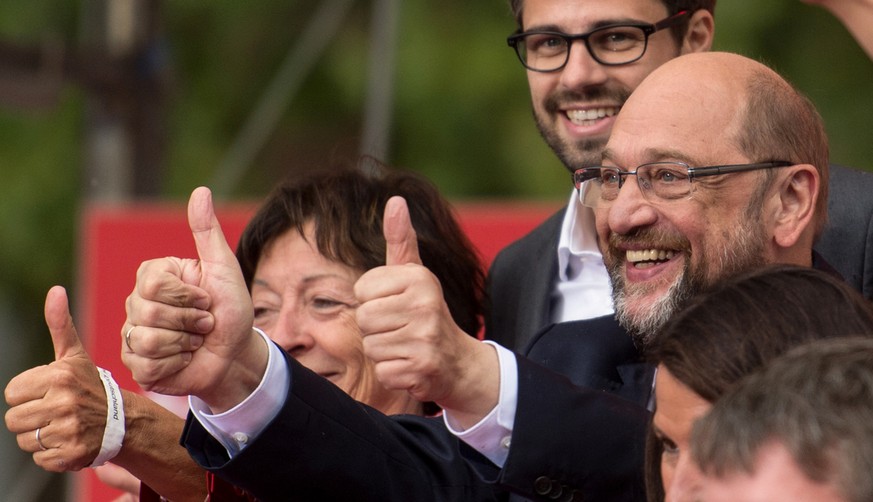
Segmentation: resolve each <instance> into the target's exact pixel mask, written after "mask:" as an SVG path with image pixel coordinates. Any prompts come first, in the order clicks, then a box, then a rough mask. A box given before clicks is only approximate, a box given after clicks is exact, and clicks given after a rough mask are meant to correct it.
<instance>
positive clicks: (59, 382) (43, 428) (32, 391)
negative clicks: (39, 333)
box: [6, 286, 106, 472]
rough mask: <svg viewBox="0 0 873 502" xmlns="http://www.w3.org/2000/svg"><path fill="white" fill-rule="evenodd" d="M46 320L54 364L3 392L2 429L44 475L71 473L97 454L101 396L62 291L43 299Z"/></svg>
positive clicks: (103, 418) (101, 422) (102, 409)
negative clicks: (10, 433)
mask: <svg viewBox="0 0 873 502" xmlns="http://www.w3.org/2000/svg"><path fill="white" fill-rule="evenodd" d="M45 320H46V324H47V325H48V328H49V332H50V333H51V337H52V344H53V345H54V351H55V360H54V361H53V362H52V363H50V364H48V365H44V366H37V367H36V368H31V369H29V370H27V371H25V372H23V373H21V374H19V375H18V376H16V377H15V378H13V379H12V380H11V381H10V382H9V384H8V385H7V386H6V403H7V404H8V405H9V411H7V412H6V427H7V428H8V429H9V430H10V431H11V432H12V433H14V434H16V435H17V437H16V439H17V440H18V446H19V448H21V449H22V450H24V451H28V452H32V453H33V461H34V462H35V463H36V464H37V465H39V466H40V467H42V468H43V469H45V470H48V471H57V472H63V471H71V470H72V471H75V470H79V469H81V468H83V467H85V466H87V465H88V464H90V463H91V462H92V461H93V460H94V459H95V458H96V457H97V453H98V452H99V451H100V445H101V444H102V442H103V429H104V427H105V426H106V393H105V391H104V390H103V383H102V382H101V381H100V377H99V376H98V374H97V367H96V366H95V365H94V363H93V362H92V361H91V358H90V357H88V354H87V353H86V352H85V350H84V348H83V347H82V343H81V342H80V341H79V336H78V334H77V333H76V327H75V326H74V325H73V319H72V317H71V316H70V309H69V306H68V302H67V293H66V290H64V288H62V287H60V286H55V287H53V288H52V289H50V290H49V292H48V294H47V295H46V299H45ZM37 428H39V429H40V436H39V443H38V442H37V436H36V434H35V431H36V429H37ZM43 448H45V449H43Z"/></svg>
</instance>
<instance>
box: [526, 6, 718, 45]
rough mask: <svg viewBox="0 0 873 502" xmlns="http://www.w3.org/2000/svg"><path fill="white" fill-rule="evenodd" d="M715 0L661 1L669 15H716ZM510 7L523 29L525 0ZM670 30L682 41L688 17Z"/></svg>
mask: <svg viewBox="0 0 873 502" xmlns="http://www.w3.org/2000/svg"><path fill="white" fill-rule="evenodd" d="M715 1H716V0H661V3H663V4H664V7H666V8H667V15H668V16H672V15H673V14H676V13H678V12H680V11H683V10H687V11H689V12H691V13H694V12H697V11H699V10H701V9H705V10H708V11H709V12H710V13H711V14H712V15H713V17H715ZM509 8H510V9H512V15H513V16H514V17H515V22H516V23H517V24H518V28H519V29H522V28H523V26H524V22H523V14H524V0H509ZM670 30H671V32H672V33H673V38H674V39H676V41H677V42H679V41H681V40H682V38H683V37H684V36H685V33H686V32H687V31H688V18H686V19H685V21H684V22H681V23H679V24H677V25H676V26H674V27H672V28H671V29H670Z"/></svg>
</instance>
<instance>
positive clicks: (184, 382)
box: [121, 187, 269, 413]
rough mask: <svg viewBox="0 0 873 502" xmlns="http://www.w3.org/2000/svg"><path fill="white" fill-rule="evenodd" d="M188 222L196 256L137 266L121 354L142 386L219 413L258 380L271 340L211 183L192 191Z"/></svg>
mask: <svg viewBox="0 0 873 502" xmlns="http://www.w3.org/2000/svg"><path fill="white" fill-rule="evenodd" d="M188 224H189V226H190V228H191V233H192V236H193V238H194V243H195V245H196V248H197V254H198V259H181V258H162V259H158V260H151V261H148V262H145V263H143V264H142V265H141V266H140V269H139V271H138V272H137V278H136V286H135V287H134V290H133V292H132V293H131V294H130V296H129V297H128V299H127V304H126V308H127V321H126V322H125V323H124V326H123V327H122V337H123V338H124V341H123V343H122V353H121V358H122V361H123V362H124V364H125V366H127V367H128V368H129V369H130V370H131V373H132V374H133V378H134V380H136V382H137V383H138V384H139V385H140V386H141V387H142V388H143V389H145V390H150V391H154V392H158V393H161V394H169V395H194V396H197V397H199V398H200V399H202V400H203V401H205V402H206V404H208V405H209V406H210V408H211V409H212V411H213V413H221V412H223V411H226V410H228V409H230V408H232V407H233V406H235V405H237V404H239V403H240V402H242V401H243V400H244V399H245V398H246V397H247V396H248V395H249V394H250V393H251V392H252V391H253V390H254V389H255V388H256V387H257V385H258V383H259V382H260V380H261V377H262V376H263V374H264V371H265V370H266V366H267V361H268V357H269V356H268V347H267V345H266V343H264V341H263V339H262V338H261V337H260V336H259V335H257V334H256V333H255V332H254V331H253V329H252V325H253V317H254V309H253V307H252V300H251V297H250V296H249V292H248V289H247V288H246V284H245V280H244V279H243V275H242V271H241V270H240V267H239V263H238V262H237V260H236V256H235V255H234V254H233V251H231V249H230V247H229V246H228V244H227V240H226V239H225V237H224V234H223V233H222V231H221V226H220V225H219V223H218V219H217V218H216V216H215V211H214V208H213V205H212V194H211V193H210V191H209V190H208V189H207V188H204V187H200V188H198V189H196V190H194V192H193V193H192V194H191V198H190V200H189V202H188Z"/></svg>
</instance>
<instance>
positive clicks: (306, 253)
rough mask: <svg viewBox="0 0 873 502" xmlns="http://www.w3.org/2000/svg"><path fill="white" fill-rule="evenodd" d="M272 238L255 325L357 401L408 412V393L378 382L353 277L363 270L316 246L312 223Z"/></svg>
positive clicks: (256, 296) (256, 294)
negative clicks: (358, 311) (362, 327)
mask: <svg viewBox="0 0 873 502" xmlns="http://www.w3.org/2000/svg"><path fill="white" fill-rule="evenodd" d="M304 230H305V232H306V235H307V239H304V238H303V237H302V236H301V235H300V233H299V232H298V231H297V230H296V229H292V230H289V231H288V232H286V233H284V234H282V235H280V236H279V237H278V238H276V239H275V240H274V241H273V242H271V243H270V244H268V245H267V246H266V247H265V248H264V251H263V253H262V255H261V257H260V260H259V261H258V265H257V268H256V269H255V274H254V279H253V281H252V302H253V304H254V308H255V326H257V327H259V328H261V329H262V330H264V332H265V333H267V335H268V336H269V337H270V338H271V339H272V340H273V341H275V342H276V343H278V344H279V345H280V346H281V347H282V348H284V349H285V350H286V351H288V353H289V354H291V356H293V357H294V358H295V359H297V360H298V361H299V362H300V363H301V364H303V365H304V366H306V367H307V368H309V369H310V370H312V371H314V372H315V373H318V374H319V375H321V376H323V377H324V378H327V379H328V380H330V381H331V382H333V383H334V384H336V385H337V386H338V387H339V388H340V389H342V390H343V391H345V392H346V393H347V394H349V395H350V396H352V397H353V398H354V399H356V400H358V401H361V402H364V403H366V404H368V405H370V406H373V407H374V408H377V409H379V410H380V411H382V412H384V413H387V414H391V413H400V412H408V411H409V410H408V409H407V407H408V406H409V398H408V395H407V393H406V392H402V391H389V390H388V389H386V388H384V387H383V386H382V385H380V384H379V382H378V381H377V380H376V377H375V373H374V371H373V364H372V363H371V362H370V360H369V359H367V358H366V357H365V356H364V353H363V344H362V341H361V332H360V330H359V329H358V325H357V322H356V321H355V309H356V308H357V307H358V301H357V299H356V298H355V294H354V285H355V281H357V280H358V278H359V277H360V276H361V275H362V273H363V271H361V270H357V269H354V268H352V267H349V266H348V265H344V264H342V263H339V262H336V261H332V260H329V259H327V258H325V257H324V256H322V255H321V254H320V253H319V252H318V251H317V250H316V248H315V245H314V242H315V240H314V237H313V235H312V225H310V224H307V225H306V226H305V227H304Z"/></svg>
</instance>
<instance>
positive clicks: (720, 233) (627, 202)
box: [595, 58, 772, 345]
mask: <svg viewBox="0 0 873 502" xmlns="http://www.w3.org/2000/svg"><path fill="white" fill-rule="evenodd" d="M683 60H685V58H679V59H677V60H675V63H671V64H668V65H667V66H665V67H664V68H662V69H661V70H659V71H656V72H655V73H653V74H652V77H653V78H651V79H648V80H647V81H646V82H645V83H644V84H642V85H641V86H640V87H639V89H638V90H637V91H636V92H635V93H634V95H633V96H632V97H631V98H630V99H629V100H628V102H627V105H626V106H625V108H624V109H623V110H622V113H621V114H620V116H619V117H618V119H617V121H616V124H615V127H614V128H613V133H612V136H611V138H610V139H609V143H608V145H607V147H606V149H605V151H604V156H603V163H604V165H610V166H617V167H619V168H621V169H622V170H624V171H634V170H636V168H637V166H639V165H641V164H645V163H650V162H659V161H679V162H684V163H686V164H688V165H690V166H692V167H700V166H709V165H724V164H744V163H750V162H755V161H757V159H749V158H748V157H747V156H746V155H745V154H744V153H743V152H742V151H741V150H740V148H739V146H738V145H737V142H736V141H734V140H733V139H732V138H734V137H735V136H736V135H737V131H739V129H740V128H741V127H743V126H744V120H743V117H744V115H743V114H742V110H743V107H744V103H745V102H746V99H745V90H744V87H743V84H742V83H733V82H732V81H731V78H730V76H729V75H727V74H726V73H722V74H721V75H717V76H712V77H708V76H705V75H701V74H699V72H704V71H709V69H708V68H706V67H703V68H696V67H695V66H694V64H693V63H692V64H682V61H683ZM676 63H679V64H676ZM711 71H712V72H715V73H718V70H717V68H712V70H711ZM765 179H766V175H765V174H764V173H763V172H761V171H751V172H740V173H731V174H723V175H718V176H711V177H704V178H699V179H696V180H695V181H694V182H693V185H692V187H693V191H692V194H691V195H690V196H689V197H686V198H682V199H677V200H669V201H664V200H658V199H657V198H656V197H654V196H652V195H648V196H647V195H644V194H643V192H642V191H641V189H640V186H639V184H638V183H637V179H636V177H635V176H628V177H627V178H626V180H625V182H624V185H623V186H622V188H621V189H620V190H619V194H618V196H617V197H616V198H615V200H612V201H609V202H608V203H603V204H602V205H601V206H599V207H598V208H597V209H596V210H595V211H596V213H595V214H596V220H597V231H598V238H599V239H600V245H601V249H602V251H603V261H604V263H605V264H606V267H607V270H608V271H609V272H610V276H611V279H612V281H613V296H614V301H615V308H616V314H617V316H618V319H619V321H620V322H621V323H622V325H623V326H625V328H627V329H628V330H629V331H630V332H631V333H632V334H633V335H634V336H635V337H637V341H638V343H640V344H642V345H645V344H646V343H648V341H649V340H650V338H651V337H652V336H653V335H654V334H656V333H657V331H658V330H659V329H660V328H661V326H662V325H663V323H664V322H666V320H667V319H669V318H670V316H672V315H673V313H675V312H676V311H677V310H678V309H681V308H682V307H683V306H684V305H685V304H686V303H687V301H688V299H690V298H691V297H692V296H694V295H695V294H697V293H698V292H700V291H701V290H703V289H705V288H708V287H709V286H711V285H712V284H714V283H715V282H716V281H718V280H719V279H720V278H722V277H726V276H729V275H733V274H735V273H738V272H742V271H745V270H748V269H751V268H754V267H757V266H760V265H761V264H763V263H766V262H768V261H769V260H770V254H768V252H769V251H768V249H769V248H768V245H769V242H770V240H771V235H770V234H771V232H772V228H771V226H770V225H769V224H768V222H766V221H765V218H764V217H763V213H762V207H763V201H764V200H765V197H766V195H767V194H768V193H769V188H768V185H767V183H766V182H765V181H764V180H765Z"/></svg>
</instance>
